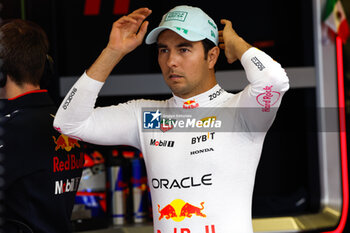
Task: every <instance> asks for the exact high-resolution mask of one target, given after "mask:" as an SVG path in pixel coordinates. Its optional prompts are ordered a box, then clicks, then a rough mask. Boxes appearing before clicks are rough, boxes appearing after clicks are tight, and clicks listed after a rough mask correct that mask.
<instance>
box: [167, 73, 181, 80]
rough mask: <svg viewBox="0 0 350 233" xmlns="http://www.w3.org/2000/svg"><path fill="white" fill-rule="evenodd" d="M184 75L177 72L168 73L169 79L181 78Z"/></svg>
mask: <svg viewBox="0 0 350 233" xmlns="http://www.w3.org/2000/svg"><path fill="white" fill-rule="evenodd" d="M183 77H184V76H182V75H179V74H175V73H171V74H170V75H169V79H179V78H183Z"/></svg>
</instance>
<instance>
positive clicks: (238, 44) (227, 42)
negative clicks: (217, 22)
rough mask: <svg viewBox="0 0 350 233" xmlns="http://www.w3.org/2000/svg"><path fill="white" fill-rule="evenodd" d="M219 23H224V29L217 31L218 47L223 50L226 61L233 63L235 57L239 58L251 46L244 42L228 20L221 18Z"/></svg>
mask: <svg viewBox="0 0 350 233" xmlns="http://www.w3.org/2000/svg"><path fill="white" fill-rule="evenodd" d="M221 24H224V25H225V27H224V30H222V31H219V42H220V44H219V47H220V48H221V49H224V50H225V56H226V58H227V62H228V63H230V64H231V63H233V62H235V61H236V60H237V59H241V57H242V55H243V53H245V52H246V51H247V50H248V49H249V48H251V47H252V46H251V45H250V44H248V43H247V42H245V41H244V40H243V39H242V38H241V37H240V36H238V35H237V33H236V31H235V30H234V29H233V28H232V23H231V21H229V20H226V19H222V20H221Z"/></svg>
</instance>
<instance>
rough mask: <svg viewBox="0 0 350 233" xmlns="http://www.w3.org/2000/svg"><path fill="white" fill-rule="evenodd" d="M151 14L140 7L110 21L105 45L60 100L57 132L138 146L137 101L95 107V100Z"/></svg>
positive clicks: (143, 31)
mask: <svg viewBox="0 0 350 233" xmlns="http://www.w3.org/2000/svg"><path fill="white" fill-rule="evenodd" d="M150 13H151V10H149V9H147V8H141V9H138V10H136V11H134V12H133V13H131V14H130V15H128V16H124V17H122V18H120V19H119V20H117V21H116V22H115V23H114V24H113V28H112V30H111V33H110V37H109V43H108V45H107V46H106V48H105V49H104V50H103V51H102V53H101V54H100V56H99V57H98V58H97V60H96V61H95V62H94V64H93V65H92V66H91V67H90V68H89V69H88V70H87V72H85V73H84V74H83V75H82V76H81V77H80V79H79V80H78V81H77V82H76V83H75V84H74V85H73V87H72V88H71V90H70V91H69V92H68V94H67V95H66V97H65V98H64V100H63V102H62V103H61V106H60V107H59V109H58V111H57V113H56V116H55V120H54V127H55V128H56V129H57V130H58V131H60V132H61V133H63V134H66V135H67V136H71V137H75V138H78V139H81V140H83V141H86V142H90V143H94V144H104V145H116V144H127V145H131V146H135V147H137V146H138V134H137V129H138V126H137V120H136V119H137V116H136V114H137V113H136V112H135V109H137V108H138V106H137V103H136V102H135V101H134V102H132V103H130V104H120V105H117V106H110V107H104V108H95V102H96V99H97V96H98V93H99V91H100V89H101V88H102V86H103V84H104V81H105V80H106V79H107V77H108V76H109V74H110V73H111V71H112V70H113V68H114V67H115V66H116V65H117V64H118V62H119V61H120V60H121V59H122V58H123V57H124V56H125V55H126V54H128V53H129V52H131V51H133V50H134V49H135V48H136V47H137V46H139V45H140V44H141V43H142V40H143V37H144V36H145V34H146V30H147V25H148V22H143V20H144V19H145V18H146V17H147V16H148V15H149V14H150Z"/></svg>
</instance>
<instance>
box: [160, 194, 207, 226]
mask: <svg viewBox="0 0 350 233" xmlns="http://www.w3.org/2000/svg"><path fill="white" fill-rule="evenodd" d="M203 210H204V202H201V203H200V206H199V207H198V206H196V205H192V204H190V203H188V202H185V201H183V200H181V199H175V200H173V201H172V202H171V203H170V204H168V205H166V206H164V207H163V208H162V209H161V208H160V205H158V212H159V214H160V216H159V218H158V220H159V221H160V220H162V219H164V220H169V219H172V220H173V221H175V222H181V221H182V220H184V219H185V218H192V217H193V216H196V217H202V218H205V217H207V216H206V215H205V214H204V213H203V212H202V211H203Z"/></svg>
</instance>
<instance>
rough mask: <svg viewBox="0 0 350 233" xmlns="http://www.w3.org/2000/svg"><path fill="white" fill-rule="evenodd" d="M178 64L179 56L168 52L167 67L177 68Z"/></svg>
mask: <svg viewBox="0 0 350 233" xmlns="http://www.w3.org/2000/svg"><path fill="white" fill-rule="evenodd" d="M178 63H179V56H178V54H177V53H176V52H174V51H170V52H169V56H168V60H167V65H168V67H170V68H173V67H177V66H178Z"/></svg>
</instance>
